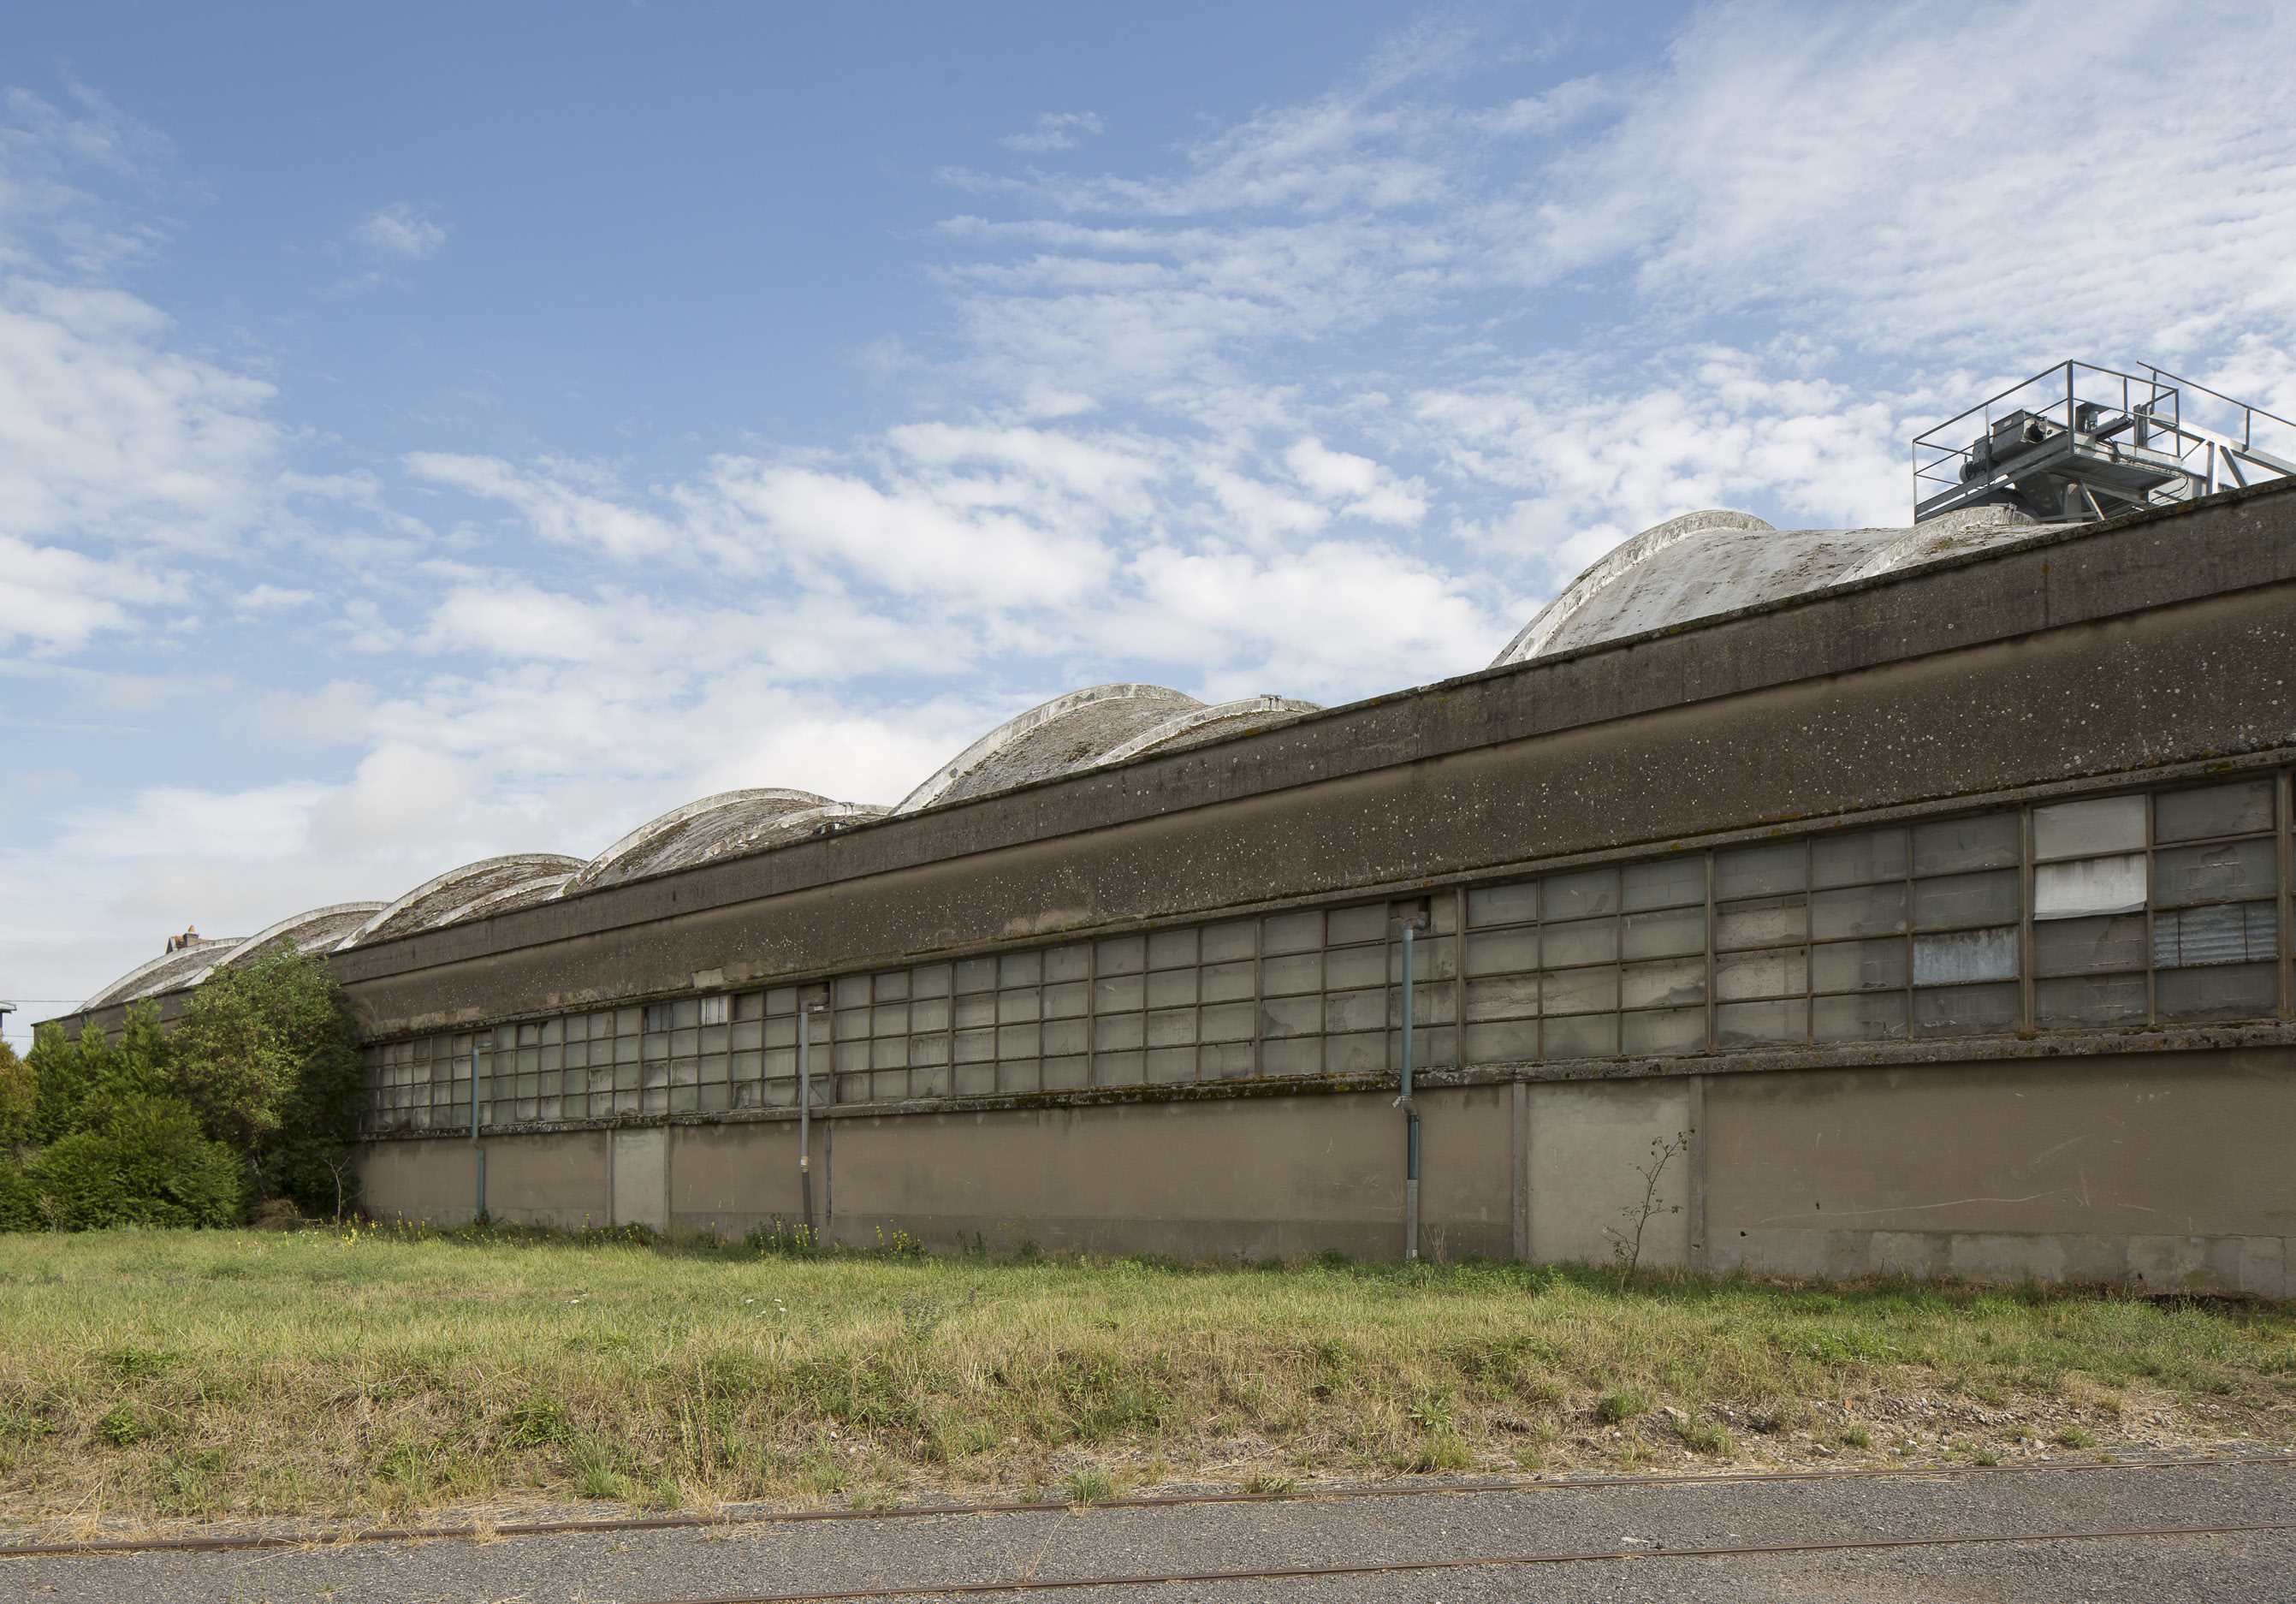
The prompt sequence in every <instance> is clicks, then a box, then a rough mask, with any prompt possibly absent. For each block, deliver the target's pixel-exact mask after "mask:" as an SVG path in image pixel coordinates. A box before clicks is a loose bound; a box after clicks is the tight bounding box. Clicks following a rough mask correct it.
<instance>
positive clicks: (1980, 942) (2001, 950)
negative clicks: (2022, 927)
mask: <svg viewBox="0 0 2296 1604" xmlns="http://www.w3.org/2000/svg"><path fill="white" fill-rule="evenodd" d="M2016 978H2017V932H2016V930H2015V928H2014V927H2011V928H2007V929H2002V930H1960V931H1956V932H1955V933H1954V934H1951V935H1917V936H1915V938H1914V983H1915V985H1917V986H1940V985H1952V984H1955V983H1959V982H1964V981H1975V980H2014V979H2016Z"/></svg>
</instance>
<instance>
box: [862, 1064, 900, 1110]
mask: <svg viewBox="0 0 2296 1604" xmlns="http://www.w3.org/2000/svg"><path fill="white" fill-rule="evenodd" d="M908 1095H909V1072H908V1071H907V1070H906V1069H888V1070H879V1071H877V1072H876V1073H873V1074H872V1075H871V1076H870V1077H869V1097H870V1100H871V1101H873V1102H878V1103H898V1102H899V1101H900V1100H901V1099H902V1098H906V1097H907V1096H908Z"/></svg>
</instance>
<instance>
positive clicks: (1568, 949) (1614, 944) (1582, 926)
mask: <svg viewBox="0 0 2296 1604" xmlns="http://www.w3.org/2000/svg"><path fill="white" fill-rule="evenodd" d="M1540 929H1541V931H1542V932H1543V936H1542V943H1543V950H1542V952H1541V958H1542V960H1543V962H1544V965H1545V967H1547V968H1550V969H1552V968H1556V967H1561V966H1562V965H1564V964H1595V963H1608V962H1610V961H1611V959H1613V958H1617V957H1618V956H1619V922H1618V920H1616V919H1580V920H1579V921H1577V922H1575V923H1573V924H1569V925H1542V926H1540Z"/></svg>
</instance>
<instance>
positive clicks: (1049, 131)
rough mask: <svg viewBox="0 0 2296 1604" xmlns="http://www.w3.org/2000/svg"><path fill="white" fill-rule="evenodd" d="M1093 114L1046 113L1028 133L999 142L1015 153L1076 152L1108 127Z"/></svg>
mask: <svg viewBox="0 0 2296 1604" xmlns="http://www.w3.org/2000/svg"><path fill="white" fill-rule="evenodd" d="M1105 126H1106V125H1104V124H1103V122H1102V121H1101V120H1100V119H1099V117H1098V116H1097V115H1096V114H1095V113H1093V112H1090V111H1046V112H1045V113H1044V114H1043V115H1041V116H1039V117H1038V118H1037V126H1036V127H1033V128H1031V129H1029V131H1028V132H1027V133H1025V134H1007V135H1005V137H1004V138H1002V139H1000V140H998V141H997V142H996V143H997V144H1001V145H1003V146H1005V149H1007V150H1013V151H1029V152H1044V151H1072V150H1074V149H1076V148H1077V146H1078V145H1080V144H1083V143H1084V142H1085V141H1086V140H1087V139H1089V138H1091V137H1092V136H1094V135H1095V134H1098V133H1100V132H1101V131H1102V130H1103V127H1105Z"/></svg>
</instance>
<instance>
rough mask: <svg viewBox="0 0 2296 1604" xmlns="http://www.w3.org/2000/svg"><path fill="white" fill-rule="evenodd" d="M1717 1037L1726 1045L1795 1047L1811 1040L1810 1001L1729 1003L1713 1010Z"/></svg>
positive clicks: (1798, 999) (1797, 999) (1783, 1000)
mask: <svg viewBox="0 0 2296 1604" xmlns="http://www.w3.org/2000/svg"><path fill="white" fill-rule="evenodd" d="M1714 1036H1715V1040H1716V1041H1718V1042H1719V1043H1720V1044H1721V1045H1722V1046H1724V1047H1780V1046H1795V1045H1799V1044H1800V1043H1801V1042H1804V1041H1808V1040H1809V1004H1808V1003H1807V1002H1804V1001H1803V1000H1802V999H1800V998H1799V997H1796V998H1791V999H1780V1000H1778V1001H1775V1002H1727V1003H1724V1004H1723V1005H1721V1006H1720V1007H1719V1008H1716V1009H1715V1010H1714Z"/></svg>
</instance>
